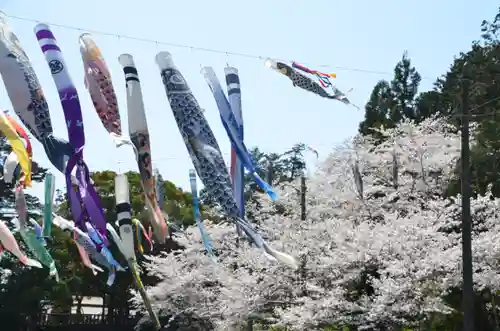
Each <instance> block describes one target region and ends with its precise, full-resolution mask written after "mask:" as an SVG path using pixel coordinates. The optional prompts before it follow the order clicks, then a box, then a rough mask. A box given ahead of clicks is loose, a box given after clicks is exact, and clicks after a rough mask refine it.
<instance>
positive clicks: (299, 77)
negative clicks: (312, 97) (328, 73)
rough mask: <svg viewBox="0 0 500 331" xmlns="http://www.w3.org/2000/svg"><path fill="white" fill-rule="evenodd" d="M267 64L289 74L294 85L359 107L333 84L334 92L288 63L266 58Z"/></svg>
mask: <svg viewBox="0 0 500 331" xmlns="http://www.w3.org/2000/svg"><path fill="white" fill-rule="evenodd" d="M265 65H266V66H267V67H268V68H271V69H274V70H276V71H277V72H279V73H280V74H282V75H285V76H287V77H288V78H289V79H290V80H291V81H292V84H293V86H296V87H300V88H301V89H303V90H306V91H309V92H312V93H314V94H317V95H319V96H320V97H323V98H327V99H334V100H337V101H340V102H342V103H344V104H346V105H352V106H353V107H356V108H358V109H359V107H358V106H356V105H354V104H352V103H351V102H350V101H349V99H348V98H347V96H346V95H345V93H343V92H342V91H340V90H339V89H338V88H336V87H335V86H334V85H333V84H332V85H331V86H330V88H331V89H332V90H333V94H330V93H328V92H327V91H326V90H325V89H324V88H323V87H321V85H320V84H318V83H316V82H315V81H313V80H312V79H311V78H309V77H307V76H305V75H303V74H301V73H300V72H298V71H297V70H295V69H294V68H292V67H290V66H289V65H288V64H285V63H283V62H279V61H275V60H271V59H268V60H266V62H265ZM303 68H305V67H303ZM305 69H307V68H305ZM307 70H308V69H307Z"/></svg>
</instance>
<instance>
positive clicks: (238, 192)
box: [224, 67, 271, 217]
mask: <svg viewBox="0 0 500 331" xmlns="http://www.w3.org/2000/svg"><path fill="white" fill-rule="evenodd" d="M224 73H225V75H226V85H227V97H228V99H229V105H230V106H231V110H232V112H233V116H234V119H235V121H234V122H231V123H229V124H233V125H236V126H237V127H236V130H235V131H237V132H238V133H239V135H238V137H239V139H240V140H241V141H244V140H243V138H244V129H243V113H242V111H241V86H240V76H239V74H238V69H236V68H234V67H225V68H224ZM231 180H232V184H233V194H234V199H235V200H236V203H237V204H238V208H239V209H240V217H245V169H244V165H243V162H241V160H240V158H239V157H238V155H237V153H236V149H235V148H234V147H233V146H231ZM268 184H270V185H271V183H268Z"/></svg>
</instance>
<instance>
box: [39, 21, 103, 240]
mask: <svg viewBox="0 0 500 331" xmlns="http://www.w3.org/2000/svg"><path fill="white" fill-rule="evenodd" d="M34 31H35V34H36V37H37V40H38V43H39V44H40V47H41V49H42V52H43V54H44V56H45V59H46V61H47V64H48V65H49V67H50V71H51V73H52V78H53V79H54V83H55V84H56V86H57V90H58V92H59V98H60V101H61V105H62V108H63V111H64V117H65V119H66V125H67V129H68V137H69V143H70V144H71V146H72V147H73V151H74V153H73V154H72V155H71V158H70V159H69V160H68V163H67V165H66V169H65V171H64V172H65V176H66V188H67V190H68V200H69V202H70V206H71V212H72V214H73V217H74V218H75V220H76V221H77V224H78V226H80V227H81V228H82V229H84V219H83V218H82V217H80V216H81V215H78V217H80V218H78V217H77V213H76V212H75V211H74V210H73V209H74V207H75V206H76V204H77V202H76V201H72V200H74V199H75V197H77V199H78V203H79V201H80V200H81V201H82V202H83V205H84V207H85V211H86V214H87V216H88V217H89V220H90V222H92V224H93V225H94V227H95V228H96V230H97V231H98V232H99V234H100V236H101V237H102V244H103V245H104V246H107V245H108V239H107V237H106V220H105V218H104V214H103V210H102V207H101V202H100V199H99V197H98V196H97V193H96V191H95V188H94V186H93V185H92V183H91V181H90V172H89V169H88V167H87V165H86V164H85V162H84V160H83V148H84V146H85V134H84V127H83V119H82V111H81V108H80V101H79V99H78V93H77V91H76V88H75V86H74V84H73V81H72V80H71V77H70V75H69V72H68V70H67V68H66V63H65V61H64V58H63V56H62V52H61V50H60V49H59V46H58V45H57V41H56V39H55V37H54V35H53V33H52V31H51V30H50V28H49V26H48V25H46V24H41V23H40V24H37V25H36V26H35V29H34ZM75 168H76V179H77V182H78V195H79V196H78V195H76V194H72V193H71V191H74V188H73V185H72V181H71V174H72V171H73V169H75Z"/></svg>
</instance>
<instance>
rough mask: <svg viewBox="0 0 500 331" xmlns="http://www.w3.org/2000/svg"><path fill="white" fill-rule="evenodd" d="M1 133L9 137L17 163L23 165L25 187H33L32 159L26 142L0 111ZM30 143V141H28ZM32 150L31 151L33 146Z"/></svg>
mask: <svg viewBox="0 0 500 331" xmlns="http://www.w3.org/2000/svg"><path fill="white" fill-rule="evenodd" d="M0 131H2V132H3V134H4V135H5V136H6V137H7V140H8V141H9V143H10V146H11V147H12V150H13V153H15V155H16V157H17V161H18V162H19V164H20V165H21V169H22V172H23V180H22V182H23V186H25V187H30V186H31V157H30V155H29V153H28V151H27V150H26V146H25V144H24V142H23V141H22V140H21V137H20V136H19V134H18V133H17V131H16V129H15V128H14V127H13V126H12V123H11V121H10V120H9V119H8V118H7V116H6V115H5V114H4V112H3V111H0ZM28 142H29V141H28ZM29 146H30V149H31V145H29Z"/></svg>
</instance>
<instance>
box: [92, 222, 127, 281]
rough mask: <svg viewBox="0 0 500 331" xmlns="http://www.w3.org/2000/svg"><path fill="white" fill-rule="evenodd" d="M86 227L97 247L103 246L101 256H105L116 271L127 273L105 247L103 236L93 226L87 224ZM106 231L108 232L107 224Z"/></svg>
mask: <svg viewBox="0 0 500 331" xmlns="http://www.w3.org/2000/svg"><path fill="white" fill-rule="evenodd" d="M85 227H86V228H87V233H88V235H89V237H90V239H92V241H93V242H95V243H96V245H97V246H101V248H100V253H101V255H103V256H104V258H106V260H107V261H108V263H109V264H110V265H111V266H113V268H114V269H115V270H118V271H125V269H124V268H123V267H122V266H121V265H120V263H118V262H117V261H116V259H115V258H114V256H113V254H112V253H111V251H110V250H109V249H108V248H107V247H104V246H103V242H102V240H101V236H100V235H99V233H98V232H97V230H96V229H95V228H94V227H93V226H92V224H90V223H89V222H85ZM106 230H108V226H107V224H106Z"/></svg>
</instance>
